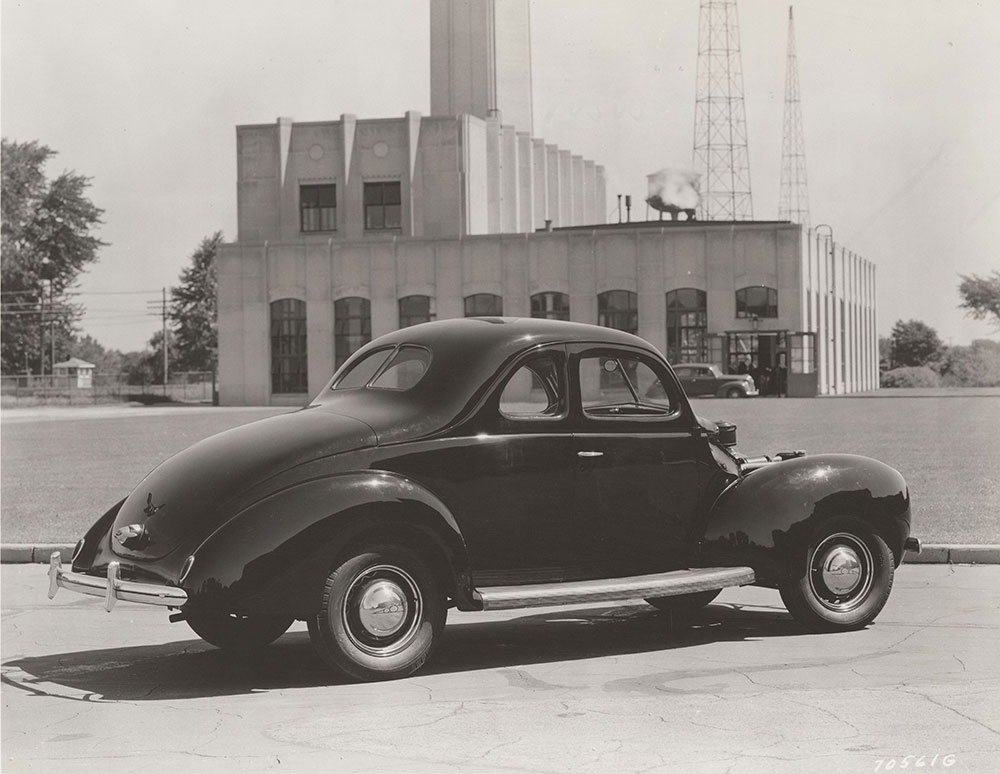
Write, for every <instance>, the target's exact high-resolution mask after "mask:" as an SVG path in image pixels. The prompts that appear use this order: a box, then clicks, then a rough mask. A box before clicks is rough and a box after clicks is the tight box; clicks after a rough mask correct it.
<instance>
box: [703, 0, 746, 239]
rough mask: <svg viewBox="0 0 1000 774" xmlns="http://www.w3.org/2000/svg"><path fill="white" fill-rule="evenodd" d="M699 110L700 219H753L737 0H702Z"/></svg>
mask: <svg viewBox="0 0 1000 774" xmlns="http://www.w3.org/2000/svg"><path fill="white" fill-rule="evenodd" d="M696 81H697V90H696V96H695V110H694V168H695V171H696V172H698V173H700V174H701V204H700V205H699V210H700V212H699V213H698V218H699V219H700V220H753V197H752V195H751V191H750V152H749V149H748V147H747V119H746V108H745V106H744V104H743V63H742V60H741V57H740V25H739V17H738V16H737V13H736V0H701V11H700V16H699V19H698V68H697V77H696Z"/></svg>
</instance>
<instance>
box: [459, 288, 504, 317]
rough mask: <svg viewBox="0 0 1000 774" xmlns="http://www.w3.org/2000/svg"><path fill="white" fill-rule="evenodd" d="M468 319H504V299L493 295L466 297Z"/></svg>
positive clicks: (479, 294)
mask: <svg viewBox="0 0 1000 774" xmlns="http://www.w3.org/2000/svg"><path fill="white" fill-rule="evenodd" d="M465 316H466V317H502V316H503V299H502V298H501V297H500V296H498V295H494V294H493V293H475V294H473V295H471V296H466V297H465Z"/></svg>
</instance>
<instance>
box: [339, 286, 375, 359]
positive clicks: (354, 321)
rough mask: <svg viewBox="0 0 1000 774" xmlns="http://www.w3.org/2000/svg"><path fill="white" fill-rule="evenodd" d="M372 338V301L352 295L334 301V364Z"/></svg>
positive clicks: (347, 356)
mask: <svg viewBox="0 0 1000 774" xmlns="http://www.w3.org/2000/svg"><path fill="white" fill-rule="evenodd" d="M371 340H372V313H371V302H370V301H369V300H368V299H367V298H359V297H357V296H351V297H350V298H341V299H339V300H337V301H335V302H334V303H333V351H334V355H335V358H334V365H335V367H337V368H340V366H341V365H343V364H344V362H345V361H346V360H347V358H349V357H350V356H351V355H352V354H354V353H355V352H357V351H358V350H359V349H361V347H363V346H364V345H365V344H367V343H368V342H369V341H371Z"/></svg>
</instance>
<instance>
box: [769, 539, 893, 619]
mask: <svg viewBox="0 0 1000 774" xmlns="http://www.w3.org/2000/svg"><path fill="white" fill-rule="evenodd" d="M893 565H894V563H893V556H892V551H891V550H890V549H889V546H888V545H886V542H885V541H884V540H883V539H882V538H881V537H880V536H879V535H876V534H875V533H874V532H872V531H871V530H870V529H869V528H868V527H867V526H865V525H864V524H861V523H860V522H854V521H845V522H842V523H837V524H835V525H833V526H832V527H831V528H828V529H826V530H824V531H822V532H820V533H818V535H817V537H816V538H815V539H814V540H813V541H812V542H811V544H810V545H809V547H808V549H807V565H806V573H805V575H804V576H803V577H802V578H800V579H799V580H797V581H793V582H790V583H786V584H785V585H783V586H782V587H781V599H782V601H783V602H784V603H785V607H787V608H788V611H789V612H790V613H791V614H792V615H793V616H794V617H795V618H796V619H797V620H798V621H800V622H801V623H803V624H805V625H806V626H808V627H809V628H810V629H813V630H814V631H847V630H851V629H860V628H862V627H864V626H867V625H868V624H870V623H871V622H872V621H873V620H874V619H875V616H877V615H878V614H879V612H880V611H881V610H882V608H883V607H884V606H885V603H886V600H888V599H889V592H890V591H891V590H892V579H893V570H894V566H893Z"/></svg>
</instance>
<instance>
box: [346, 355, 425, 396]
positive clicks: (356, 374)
mask: <svg viewBox="0 0 1000 774" xmlns="http://www.w3.org/2000/svg"><path fill="white" fill-rule="evenodd" d="M430 360H431V353H430V352H428V351H427V350H426V349H424V348H423V347H414V346H402V347H396V348H395V349H393V348H388V349H379V350H375V351H374V352H370V353H368V354H367V355H365V356H364V357H363V358H361V359H360V360H358V361H357V362H356V363H353V364H352V365H351V367H350V368H349V369H348V371H347V372H346V373H345V374H344V375H343V376H341V377H340V378H339V379H338V380H337V382H336V384H334V385H333V389H334V390H356V389H359V388H361V387H369V388H371V389H378V390H398V391H404V390H409V389H411V388H412V387H414V386H415V385H416V384H417V383H418V382H419V381H420V380H421V379H422V378H423V376H424V374H425V373H426V372H427V366H428V364H429V363H430Z"/></svg>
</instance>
